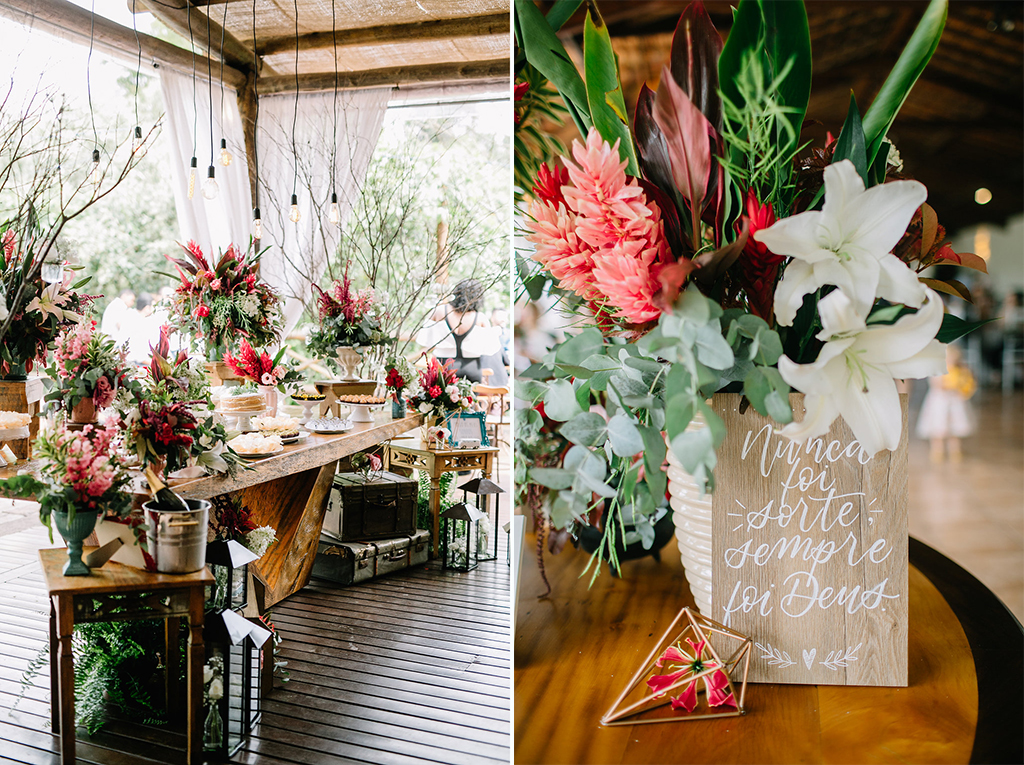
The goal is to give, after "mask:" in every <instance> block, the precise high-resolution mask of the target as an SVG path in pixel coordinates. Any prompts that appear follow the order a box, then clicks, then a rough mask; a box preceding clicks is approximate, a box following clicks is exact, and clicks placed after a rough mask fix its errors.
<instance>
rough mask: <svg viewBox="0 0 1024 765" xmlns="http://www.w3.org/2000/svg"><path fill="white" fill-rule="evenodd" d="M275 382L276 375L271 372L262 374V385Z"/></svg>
mask: <svg viewBox="0 0 1024 765" xmlns="http://www.w3.org/2000/svg"><path fill="white" fill-rule="evenodd" d="M274 382H275V380H274V375H273V374H271V373H270V372H264V373H263V374H262V375H261V376H260V384H261V385H273V384H274Z"/></svg>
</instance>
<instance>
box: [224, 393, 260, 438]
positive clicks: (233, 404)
mask: <svg viewBox="0 0 1024 765" xmlns="http://www.w3.org/2000/svg"><path fill="white" fill-rule="evenodd" d="M266 410H267V399H266V396H264V395H263V393H262V392H261V391H259V390H256V389H255V387H252V388H250V387H249V386H247V385H237V386H235V387H233V388H228V389H227V390H226V391H225V392H224V394H223V395H222V396H221V398H220V401H219V402H218V403H217V408H216V409H214V410H213V411H215V412H216V413H217V414H220V415H223V416H225V417H237V418H238V424H237V426H236V427H237V429H238V430H241V431H243V432H247V431H250V430H252V429H253V428H252V424H251V422H250V419H249V418H250V417H255V416H256V415H259V414H263V413H264V412H265V411H266Z"/></svg>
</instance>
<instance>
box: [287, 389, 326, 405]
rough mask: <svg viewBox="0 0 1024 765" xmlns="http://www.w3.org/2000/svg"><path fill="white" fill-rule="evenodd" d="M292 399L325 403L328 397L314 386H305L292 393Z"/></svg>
mask: <svg viewBox="0 0 1024 765" xmlns="http://www.w3.org/2000/svg"><path fill="white" fill-rule="evenodd" d="M291 397H292V398H293V399H295V400H296V401H323V400H324V399H325V398H327V396H326V395H324V394H323V393H321V392H320V391H318V390H317V389H316V388H314V387H313V386H312V385H304V386H302V388H301V389H300V390H297V391H294V392H292V393H291Z"/></svg>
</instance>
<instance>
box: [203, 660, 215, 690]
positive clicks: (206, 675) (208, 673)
mask: <svg viewBox="0 0 1024 765" xmlns="http://www.w3.org/2000/svg"><path fill="white" fill-rule="evenodd" d="M211 680H213V669H212V668H211V667H210V665H209V664H204V665H203V685H206V684H207V683H208V682H210V681H211Z"/></svg>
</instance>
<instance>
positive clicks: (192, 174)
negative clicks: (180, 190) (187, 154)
mask: <svg viewBox="0 0 1024 765" xmlns="http://www.w3.org/2000/svg"><path fill="white" fill-rule="evenodd" d="M198 167H199V160H197V159H196V158H195V157H192V164H191V165H189V169H188V198H189V199H191V198H192V197H194V196H195V195H196V169H197V168H198Z"/></svg>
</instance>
